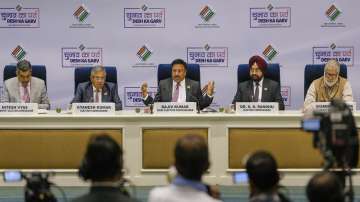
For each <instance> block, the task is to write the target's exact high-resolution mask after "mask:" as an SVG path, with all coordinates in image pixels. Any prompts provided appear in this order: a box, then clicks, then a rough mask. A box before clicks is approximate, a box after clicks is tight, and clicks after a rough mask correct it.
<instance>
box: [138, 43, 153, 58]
mask: <svg viewBox="0 0 360 202" xmlns="http://www.w3.org/2000/svg"><path fill="white" fill-rule="evenodd" d="M151 54H152V51H151V50H150V49H149V48H148V47H147V46H146V45H143V46H142V47H141V48H140V49H139V50H138V52H137V54H136V55H137V56H138V57H139V58H140V59H141V60H142V61H146V60H147V59H148V58H149V57H150V56H151Z"/></svg>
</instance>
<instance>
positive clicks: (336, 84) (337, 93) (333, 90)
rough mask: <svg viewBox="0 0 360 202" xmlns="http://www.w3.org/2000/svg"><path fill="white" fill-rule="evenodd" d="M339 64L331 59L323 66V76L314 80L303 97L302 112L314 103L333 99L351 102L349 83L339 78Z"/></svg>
mask: <svg viewBox="0 0 360 202" xmlns="http://www.w3.org/2000/svg"><path fill="white" fill-rule="evenodd" d="M339 72H340V64H339V63H338V62H337V61H336V60H334V59H331V60H329V61H328V62H327V63H326V64H325V68H324V76H322V77H320V78H318V79H316V80H314V81H313V82H312V83H311V85H310V87H309V89H308V91H307V93H306V96H305V101H304V110H305V111H307V110H308V109H311V104H312V103H314V102H330V101H331V100H333V99H342V100H343V101H345V102H353V95H352V90H351V86H350V83H349V82H348V81H347V79H346V78H343V77H341V76H339Z"/></svg>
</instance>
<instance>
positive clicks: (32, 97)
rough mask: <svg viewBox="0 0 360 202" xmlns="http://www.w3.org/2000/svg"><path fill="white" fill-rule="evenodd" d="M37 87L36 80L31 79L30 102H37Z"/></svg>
mask: <svg viewBox="0 0 360 202" xmlns="http://www.w3.org/2000/svg"><path fill="white" fill-rule="evenodd" d="M36 88H37V86H36V82H34V80H33V79H32V78H31V81H30V102H36V100H35V93H36V92H35V90H36Z"/></svg>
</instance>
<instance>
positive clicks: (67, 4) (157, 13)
mask: <svg viewBox="0 0 360 202" xmlns="http://www.w3.org/2000/svg"><path fill="white" fill-rule="evenodd" d="M359 8H360V1H359V0H342V1H340V0H339V1H325V0H321V1H313V0H303V1H288V0H286V1H285V0H273V1H268V0H257V1H254V0H241V1H239V0H226V1H225V0H223V1H219V0H208V1H206V0H181V1H179V0H102V1H99V0H88V1H76V0H72V1H58V0H26V1H25V0H23V1H14V0H1V2H0V15H1V16H0V38H1V43H0V66H1V68H2V69H3V67H4V66H5V65H7V64H14V63H16V62H17V61H18V60H21V59H27V60H29V61H31V63H32V64H44V65H46V68H47V83H48V87H47V89H48V94H49V97H50V100H51V106H52V109H54V108H55V107H66V106H67V104H68V103H69V102H70V100H71V99H72V97H73V95H74V67H77V66H92V65H95V64H103V65H105V66H116V67H117V72H118V75H117V76H118V87H119V94H120V97H121V99H122V100H123V103H124V107H125V108H128V109H129V108H130V109H131V108H132V107H135V106H142V103H141V99H140V93H139V86H140V85H141V83H142V82H143V81H147V82H148V83H149V85H150V86H151V87H153V88H151V91H152V92H155V91H156V86H157V82H156V79H157V78H156V75H157V74H156V72H157V65H158V64H160V63H170V62H171V61H172V60H173V59H175V58H183V59H184V60H185V61H187V62H189V63H199V64H200V65H201V85H205V84H206V82H207V81H209V80H214V81H215V84H216V94H215V99H214V103H213V106H214V107H219V106H227V105H228V104H229V103H230V102H231V101H232V99H233V97H234V94H235V92H236V86H237V73H236V72H237V66H238V65H239V64H242V63H247V62H248V59H249V57H251V56H252V55H254V54H258V55H262V56H263V57H265V58H266V60H267V61H268V62H269V63H280V68H281V86H282V95H283V98H284V101H285V104H286V109H299V108H301V107H302V104H303V100H304V97H303V95H304V81H303V79H304V67H305V65H306V64H318V63H325V62H326V61H327V60H328V59H329V58H333V57H335V58H337V59H338V60H339V61H340V62H341V63H345V64H347V66H348V75H349V80H350V83H351V85H352V89H353V93H354V98H355V101H356V102H359V93H360V80H359V79H358V78H359V73H360V72H359V71H360V69H359V67H360V64H359V53H358V50H359V49H360V37H359V36H360V21H359V17H358V15H357V14H358V13H359ZM2 69H1V71H2ZM0 79H1V80H2V74H1V77H0Z"/></svg>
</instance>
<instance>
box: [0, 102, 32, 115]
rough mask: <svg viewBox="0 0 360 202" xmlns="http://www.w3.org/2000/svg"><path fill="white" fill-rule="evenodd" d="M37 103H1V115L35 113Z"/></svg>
mask: <svg viewBox="0 0 360 202" xmlns="http://www.w3.org/2000/svg"><path fill="white" fill-rule="evenodd" d="M37 113H38V104H37V103H0V115H35V114H37Z"/></svg>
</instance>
